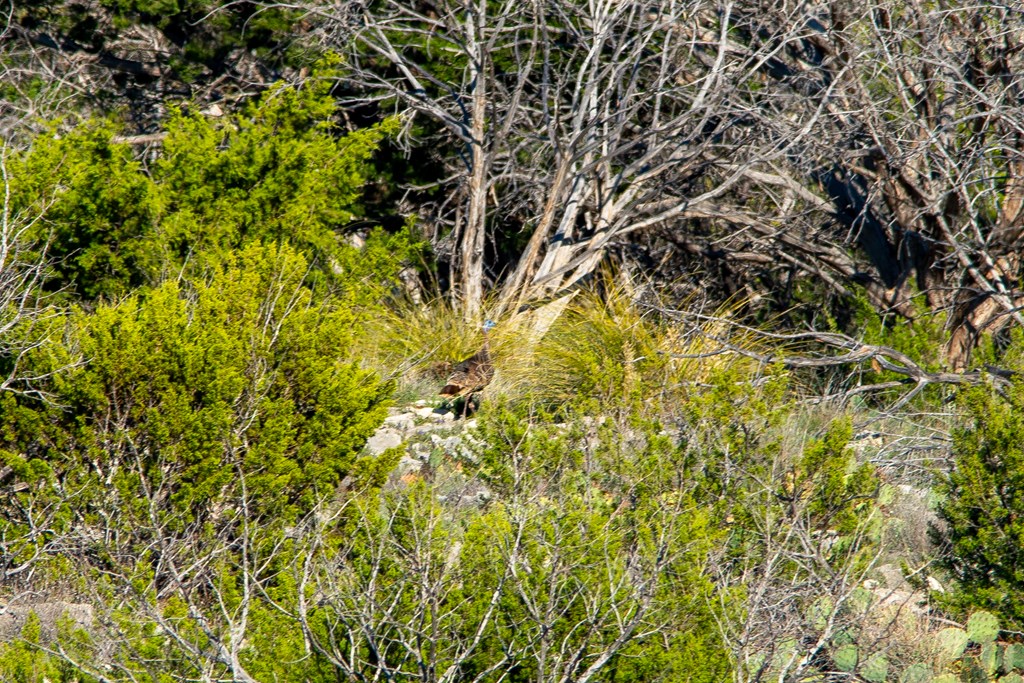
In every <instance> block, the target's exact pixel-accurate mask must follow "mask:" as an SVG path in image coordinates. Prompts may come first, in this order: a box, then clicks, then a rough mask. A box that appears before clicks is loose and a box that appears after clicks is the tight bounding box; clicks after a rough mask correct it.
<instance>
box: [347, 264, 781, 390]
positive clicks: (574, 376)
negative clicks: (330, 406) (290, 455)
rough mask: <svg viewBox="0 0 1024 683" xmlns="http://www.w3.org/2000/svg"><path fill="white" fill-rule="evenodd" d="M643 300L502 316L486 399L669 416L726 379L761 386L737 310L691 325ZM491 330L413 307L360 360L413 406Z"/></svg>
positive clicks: (580, 303) (591, 302)
mask: <svg viewBox="0 0 1024 683" xmlns="http://www.w3.org/2000/svg"><path fill="white" fill-rule="evenodd" d="M634 292H635V290H634V289H633V288H632V287H631V286H629V285H628V283H627V284H625V285H623V284H620V283H615V282H612V281H611V279H610V278H608V279H606V280H605V281H602V282H601V283H599V286H597V287H595V288H594V289H591V290H584V291H578V292H576V293H575V294H572V295H569V296H568V297H565V298H563V299H560V300H557V301H555V302H552V303H550V304H547V305H544V306H540V307H537V308H533V309H531V310H527V311H522V312H519V313H516V314H513V315H509V316H504V317H495V322H496V323H497V327H496V328H495V329H494V330H492V331H491V333H490V343H491V354H492V357H493V358H494V364H495V368H496V375H495V379H494V381H493V382H492V384H491V386H490V387H488V389H487V390H486V395H490V396H492V397H493V396H497V395H502V396H504V397H506V398H507V399H509V400H512V401H516V400H528V401H531V402H541V403H545V404H548V405H553V406H557V405H561V404H565V403H568V402H571V401H576V400H579V399H594V400H596V401H598V402H599V403H600V404H602V405H620V404H622V405H625V404H633V403H634V402H636V401H642V402H645V403H647V404H648V405H650V406H651V407H652V408H655V409H660V408H661V407H663V406H664V405H666V404H669V403H672V402H678V401H680V400H683V399H684V398H685V397H686V396H687V395H688V393H689V392H692V391H693V390H695V389H699V388H700V387H701V386H703V385H706V384H708V383H709V382H711V381H712V379H713V378H714V377H715V376H717V375H721V374H722V373H726V372H735V373H737V374H738V378H737V379H739V378H747V379H753V378H754V377H756V376H757V375H758V373H760V372H762V371H763V368H762V367H761V366H760V365H759V364H758V363H757V362H756V361H754V360H751V359H750V358H748V357H745V356H743V355H742V354H738V353H735V352H734V349H737V348H738V349H750V350H757V348H758V341H757V339H756V338H755V336H754V335H753V334H752V333H750V332H747V331H744V330H743V329H741V328H739V327H736V326H734V325H732V324H731V323H730V318H731V316H732V315H733V314H734V309H735V306H734V307H729V308H726V309H723V310H720V311H719V312H718V314H717V315H716V316H713V317H709V318H705V319H702V320H700V321H693V320H689V321H687V320H680V319H677V318H676V316H673V315H672V314H671V313H667V312H665V311H664V310H662V309H659V308H658V307H656V306H651V305H647V304H644V303H641V302H640V301H638V299H637V297H636V295H635V294H634ZM497 309H498V306H497V305H496V304H494V303H493V302H492V304H491V305H489V306H488V305H485V311H488V310H497ZM485 316H486V314H485ZM481 327H482V320H480V321H466V320H465V319H464V318H463V316H462V314H461V312H459V311H458V310H456V309H455V308H454V307H453V306H452V305H451V303H450V302H448V301H447V300H444V299H435V300H434V301H431V302H429V303H427V304H423V305H415V304H413V303H411V302H404V303H400V304H397V305H394V306H392V307H391V308H389V309H388V310H386V311H384V312H383V313H381V314H380V315H379V316H377V318H376V319H375V321H374V323H373V324H371V326H370V327H369V328H368V329H367V331H366V333H365V334H364V335H363V338H362V341H361V344H360V353H361V355H362V357H363V358H364V359H365V362H366V363H367V364H369V365H371V366H372V367H375V368H377V369H378V370H379V371H381V372H382V373H383V374H384V375H385V376H389V377H393V378H396V379H398V380H399V385H400V391H401V393H402V395H403V397H404V398H412V397H413V396H414V395H416V394H420V397H430V396H433V395H434V394H435V393H436V390H437V388H439V387H440V382H442V380H443V379H444V377H445V376H446V375H447V372H448V370H449V369H450V366H451V364H453V363H456V362H458V361H460V360H462V359H464V358H467V357H469V356H471V355H472V354H474V353H476V352H477V351H478V350H479V349H480V348H481V346H482V344H483V334H482V330H481ZM760 352H762V353H763V349H761V350H760Z"/></svg>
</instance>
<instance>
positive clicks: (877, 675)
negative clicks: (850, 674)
mask: <svg viewBox="0 0 1024 683" xmlns="http://www.w3.org/2000/svg"><path fill="white" fill-rule="evenodd" d="M860 675H861V677H862V678H863V679H864V680H866V681H870V683H885V677H886V676H888V675H889V659H888V658H887V657H886V656H885V655H883V654H880V653H875V654H873V655H871V656H870V657H868V659H867V661H866V662H864V666H863V667H861V670H860Z"/></svg>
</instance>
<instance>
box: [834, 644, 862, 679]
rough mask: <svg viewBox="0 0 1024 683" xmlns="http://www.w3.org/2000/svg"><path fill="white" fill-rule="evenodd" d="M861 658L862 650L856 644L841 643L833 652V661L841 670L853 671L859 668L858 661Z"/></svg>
mask: <svg viewBox="0 0 1024 683" xmlns="http://www.w3.org/2000/svg"><path fill="white" fill-rule="evenodd" d="M858 659H860V652H859V651H858V649H857V646H856V645H840V646H839V647H837V648H836V649H835V652H833V653H832V661H834V662H835V664H836V668H837V669H839V670H840V671H845V672H847V673H853V672H854V671H856V670H857V661H858Z"/></svg>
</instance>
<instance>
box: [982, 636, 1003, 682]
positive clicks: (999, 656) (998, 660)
mask: <svg viewBox="0 0 1024 683" xmlns="http://www.w3.org/2000/svg"><path fill="white" fill-rule="evenodd" d="M978 663H979V664H980V665H981V667H982V668H983V669H985V673H987V674H988V675H989V676H990V677H994V676H995V675H996V672H997V671H999V669H1000V668H1002V666H1003V647H1002V645H998V644H997V643H985V644H984V645H982V646H981V652H980V653H979V654H978Z"/></svg>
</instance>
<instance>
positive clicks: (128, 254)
mask: <svg viewBox="0 0 1024 683" xmlns="http://www.w3.org/2000/svg"><path fill="white" fill-rule="evenodd" d="M333 75H336V74H335V72H334V71H332V70H331V68H330V67H329V65H325V66H323V67H322V69H321V71H319V72H318V73H317V74H316V76H317V77H314V78H310V79H309V80H308V81H307V82H306V83H305V84H304V85H303V86H302V87H299V88H293V87H284V86H280V87H274V88H271V89H269V90H268V91H267V92H266V93H264V94H263V95H262V96H261V97H260V98H259V99H257V100H256V101H254V102H253V103H251V104H250V105H249V106H248V107H246V108H245V110H244V111H243V112H242V113H240V114H237V115H233V116H230V117H226V118H224V119H223V120H220V121H218V120H213V119H209V118H206V117H204V116H202V115H200V114H199V113H197V112H196V111H195V110H194V109H192V108H190V107H188V106H184V105H182V106H180V107H179V108H176V109H173V110H172V113H171V115H170V117H169V118H168V120H167V121H166V124H165V125H166V131H165V133H166V138H165V139H164V141H163V146H162V148H161V150H160V151H159V153H158V154H157V156H156V159H155V160H154V161H153V162H152V163H149V164H146V165H144V164H143V163H141V161H139V160H138V159H136V158H135V156H134V151H133V149H132V147H131V146H130V145H127V144H123V143H119V142H116V141H115V136H116V133H117V132H118V130H117V127H116V126H114V125H112V124H110V123H105V122H89V123H86V124H83V125H81V126H78V127H76V128H75V129H73V130H71V131H69V132H67V133H64V134H58V133H57V127H56V126H55V127H54V128H53V130H52V131H50V134H47V135H40V136H38V137H37V138H36V139H35V140H34V141H33V144H32V146H31V147H30V149H29V150H28V152H27V153H26V154H24V155H21V156H17V157H14V158H12V159H11V160H10V162H9V175H10V177H11V178H12V179H13V182H12V204H13V206H12V207H11V208H12V209H13V210H14V211H15V212H18V211H20V212H24V215H27V216H29V217H32V216H34V215H36V214H41V215H43V216H44V217H45V220H43V221H40V222H39V223H38V224H37V231H36V234H35V237H36V238H37V239H38V240H40V241H46V240H49V241H50V246H49V251H48V256H49V257H50V258H51V259H53V260H54V270H53V275H54V278H55V279H54V284H53V286H54V288H58V287H64V288H67V287H73V289H74V292H75V293H77V294H78V295H79V296H80V297H83V298H90V299H91V298H96V297H101V296H106V297H119V296H123V295H124V294H126V293H127V292H129V291H131V290H132V289H133V288H135V287H138V286H141V285H149V284H154V283H156V282H159V281H160V280H161V279H163V278H165V277H173V276H175V275H176V274H177V273H178V272H179V271H180V270H181V269H182V268H183V267H185V266H189V267H191V266H193V265H196V264H198V265H199V266H200V267H202V266H205V265H207V264H209V263H211V262H212V263H216V261H217V260H218V259H219V258H223V257H224V255H225V254H227V253H229V252H230V251H231V250H232V249H235V248H237V247H239V246H241V245H243V244H246V243H248V242H252V241H264V242H266V241H276V242H282V243H287V244H290V245H293V246H295V247H297V248H298V249H300V250H302V251H303V252H304V253H305V254H306V255H307V257H308V258H310V259H311V260H313V261H314V264H313V265H314V266H315V267H316V268H318V269H319V270H320V271H321V273H322V274H323V275H324V276H325V277H330V276H331V275H332V274H334V273H336V272H337V271H342V272H343V273H344V275H345V277H347V278H348V283H349V284H350V283H351V282H352V281H353V280H359V281H362V283H363V285H366V284H369V282H368V281H369V280H371V279H377V280H381V281H383V282H388V283H390V282H392V281H393V279H394V276H395V274H396V273H397V271H398V270H400V269H401V267H402V265H401V264H402V262H403V261H404V260H405V258H406V257H407V256H409V255H410V254H411V252H412V251H413V247H412V246H411V245H410V241H409V239H408V236H407V235H405V236H403V237H402V238H401V239H397V240H396V239H394V238H392V239H391V241H389V242H387V249H386V250H385V252H381V250H371V251H370V252H369V253H368V254H367V253H364V254H363V257H362V258H359V257H356V256H354V252H355V253H358V252H359V250H357V249H355V248H354V247H352V246H350V245H349V244H348V243H346V242H345V241H344V240H343V239H342V237H341V235H340V232H339V231H340V229H341V228H342V227H343V226H345V225H346V224H347V223H349V222H350V221H352V219H353V218H355V217H357V216H358V215H359V213H360V211H361V209H360V199H361V194H362V188H363V185H364V184H365V183H366V181H367V179H368V178H369V177H370V174H371V173H372V163H371V160H372V156H373V154H374V152H375V151H376V150H377V148H378V146H379V145H380V143H381V141H382V140H383V139H384V138H385V137H386V136H388V135H390V134H392V133H394V131H395V130H396V126H397V121H395V120H392V119H388V120H386V121H384V122H382V123H381V124H379V125H375V126H372V127H369V128H365V129H362V130H357V131H354V132H351V133H348V134H342V133H341V131H339V130H337V129H336V126H335V124H334V122H333V118H332V117H333V113H334V107H335V105H334V100H333V99H332V97H331V95H330V87H331V86H330V83H331V79H330V77H331V76H333ZM377 239H384V238H383V237H378V238H377ZM362 290H363V293H364V294H366V293H370V292H372V294H373V299H376V298H378V297H379V295H380V291H379V290H378V291H373V289H372V288H367V287H365V286H364V287H363V288H362Z"/></svg>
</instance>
